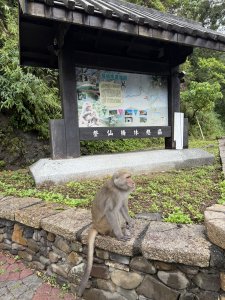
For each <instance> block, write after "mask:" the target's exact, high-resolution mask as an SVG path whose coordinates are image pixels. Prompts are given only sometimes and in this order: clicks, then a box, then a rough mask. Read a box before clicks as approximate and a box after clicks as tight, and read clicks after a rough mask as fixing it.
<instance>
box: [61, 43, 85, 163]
mask: <svg viewBox="0 0 225 300" xmlns="http://www.w3.org/2000/svg"><path fill="white" fill-rule="evenodd" d="M59 79H60V94H61V102H62V109H63V118H64V122H65V137H66V157H65V158H72V157H79V156H80V137H79V123H78V108H77V98H76V97H77V95H76V74H75V64H74V60H73V53H72V49H71V45H69V43H68V41H65V43H64V46H63V48H62V49H61V50H60V52H59Z"/></svg>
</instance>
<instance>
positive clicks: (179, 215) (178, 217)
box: [164, 207, 193, 224]
mask: <svg viewBox="0 0 225 300" xmlns="http://www.w3.org/2000/svg"><path fill="white" fill-rule="evenodd" d="M164 221H166V222H171V223H183V224H192V223H193V222H192V220H191V218H190V216H189V215H188V214H185V213H184V212H183V211H182V210H181V209H180V208H179V207H175V208H174V212H173V213H171V214H169V215H168V217H167V218H164Z"/></svg>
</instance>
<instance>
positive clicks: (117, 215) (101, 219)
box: [78, 171, 135, 296]
mask: <svg viewBox="0 0 225 300" xmlns="http://www.w3.org/2000/svg"><path fill="white" fill-rule="evenodd" d="M134 189H135V183H134V181H133V180H132V179H131V176H130V174H129V173H128V172H127V171H118V172H116V173H115V174H114V175H113V177H112V178H111V179H110V180H108V181H107V182H106V183H105V184H104V185H103V187H102V188H101V189H100V190H99V191H98V193H97V194H96V196H95V199H94V201H93V203H92V209H91V213H92V223H93V225H92V228H91V229H90V231H89V235H88V257H87V266H86V270H85V273H84V276H83V278H82V280H81V284H80V287H79V290H78V295H79V296H82V294H83V292H84V289H85V287H86V284H87V281H88V278H89V276H90V273H91V269H92V265H93V255H94V243H95V237H96V235H97V234H98V233H100V234H102V235H110V236H114V237H116V238H117V239H118V240H123V241H126V240H128V239H130V236H129V235H128V234H127V232H126V224H127V225H128V226H129V227H131V226H132V219H131V218H130V216H129V214H128V196H129V194H130V193H131V192H132V191H133V190H134Z"/></svg>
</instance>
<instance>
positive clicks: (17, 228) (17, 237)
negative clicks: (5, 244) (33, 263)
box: [12, 224, 27, 246]
mask: <svg viewBox="0 0 225 300" xmlns="http://www.w3.org/2000/svg"><path fill="white" fill-rule="evenodd" d="M23 230H24V228H23V227H22V226H21V225H19V224H15V225H14V230H13V234H12V241H13V242H16V243H17V244H20V245H22V246H27V240H26V239H25V238H24V236H23Z"/></svg>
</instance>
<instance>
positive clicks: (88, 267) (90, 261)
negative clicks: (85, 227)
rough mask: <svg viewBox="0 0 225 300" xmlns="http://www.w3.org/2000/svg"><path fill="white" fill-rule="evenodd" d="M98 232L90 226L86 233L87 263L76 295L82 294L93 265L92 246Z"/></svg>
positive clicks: (93, 246)
mask: <svg viewBox="0 0 225 300" xmlns="http://www.w3.org/2000/svg"><path fill="white" fill-rule="evenodd" d="M97 234H98V231H97V230H96V229H94V228H91V230H90V231H89V234H88V256H87V265H86V269H85V272H84V275H83V278H82V279H81V283H80V286H79V289H78V296H79V297H81V296H82V295H83V292H84V290H85V287H86V285H87V282H88V279H89V276H90V274H91V269H92V265H93V256H94V248H95V238H96V235H97Z"/></svg>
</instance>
